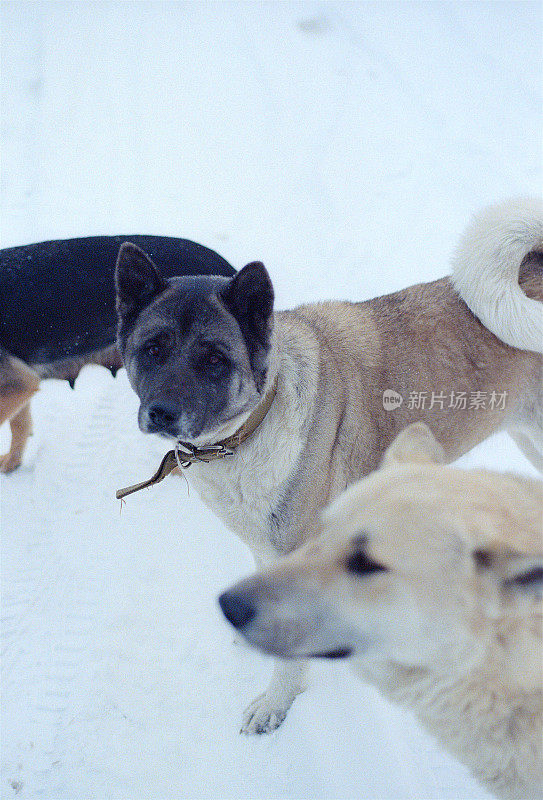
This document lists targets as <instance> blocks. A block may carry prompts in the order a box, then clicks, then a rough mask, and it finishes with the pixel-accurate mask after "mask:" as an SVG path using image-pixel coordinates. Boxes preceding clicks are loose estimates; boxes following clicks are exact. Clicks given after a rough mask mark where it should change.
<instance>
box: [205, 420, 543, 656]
mask: <svg viewBox="0 0 543 800" xmlns="http://www.w3.org/2000/svg"><path fill="white" fill-rule="evenodd" d="M443 460H444V458H443V453H442V450H441V447H440V445H439V444H438V443H437V442H436V440H435V439H434V437H433V435H432V433H431V431H430V430H429V428H427V427H426V425H424V424H422V423H416V424H414V425H411V426H409V427H408V428H406V429H405V430H404V431H403V432H402V433H401V434H400V435H399V436H398V438H397V439H396V440H395V441H394V442H393V444H392V445H391V446H390V448H389V449H388V451H387V452H386V454H385V457H384V459H383V463H382V466H381V469H379V470H378V471H376V472H374V473H373V474H372V475H370V476H368V477H367V478H365V479H364V480H362V481H360V482H359V483H357V484H356V485H354V486H352V487H351V488H349V489H348V490H347V491H346V492H344V493H343V494H342V495H341V496H340V497H339V498H338V499H337V500H336V501H335V502H334V503H332V505H331V506H330V507H329V508H328V509H327V510H326V511H325V512H324V513H323V515H322V530H321V532H320V534H319V536H318V537H317V538H316V539H314V540H312V541H310V542H309V543H307V544H306V545H304V546H303V547H301V548H300V549H299V550H297V551H295V552H293V553H292V554H290V555H289V556H288V557H286V558H283V559H282V560H281V561H280V562H278V564H277V565H276V566H274V567H273V568H271V569H269V570H266V571H265V572H262V573H260V574H258V575H256V576H255V577H252V578H249V579H248V580H245V581H242V582H241V583H239V584H238V585H237V586H235V587H233V588H232V589H230V590H229V591H228V592H225V593H224V594H223V595H222V596H221V598H220V600H219V602H220V605H221V607H222V609H223V612H224V613H225V615H226V617H227V618H228V619H229V620H230V622H231V623H232V624H233V625H235V627H237V628H238V629H239V630H240V631H241V633H242V634H243V635H244V636H245V637H246V638H247V639H248V641H249V642H251V643H252V644H253V645H255V646H257V647H259V648H261V649H262V650H264V651H266V652H268V653H273V654H275V655H279V656H283V657H285V658H305V657H315V656H323V657H346V656H353V657H355V658H356V659H357V660H361V661H362V662H363V663H367V664H368V665H369V664H371V663H373V664H376V663H379V662H383V661H395V662H397V663H400V664H405V665H408V666H424V665H427V664H429V663H433V664H435V663H436V660H438V661H441V660H446V661H448V660H449V659H450V658H455V659H465V660H466V663H467V662H468V661H469V660H470V659H471V657H472V656H473V655H475V654H476V652H477V651H478V650H480V649H481V648H484V647H485V641H486V639H487V638H488V636H489V635H491V634H490V633H489V625H490V627H492V626H494V628H495V626H496V625H497V624H502V623H499V622H498V621H500V620H501V621H503V620H504V619H506V618H507V619H509V620H512V621H513V620H515V619H516V618H517V617H518V616H519V615H521V614H525V613H527V612H528V613H531V611H532V610H533V608H534V604H535V603H537V602H539V599H540V597H541V589H542V586H543V547H542V542H541V526H542V508H543V503H542V500H543V498H542V487H541V484H539V483H537V482H535V481H529V480H525V479H522V478H518V477H516V476H513V475H502V474H497V473H492V472H488V471H486V470H474V471H464V470H460V469H452V468H450V467H447V466H445V465H444V464H443Z"/></svg>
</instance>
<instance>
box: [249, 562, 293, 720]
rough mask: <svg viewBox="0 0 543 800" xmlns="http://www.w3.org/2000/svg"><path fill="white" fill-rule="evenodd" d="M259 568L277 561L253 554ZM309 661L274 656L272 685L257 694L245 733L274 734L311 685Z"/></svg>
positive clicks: (251, 706) (250, 707)
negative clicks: (297, 698) (308, 674)
mask: <svg viewBox="0 0 543 800" xmlns="http://www.w3.org/2000/svg"><path fill="white" fill-rule="evenodd" d="M253 556H254V559H255V562H256V567H257V569H259V570H261V569H263V568H264V567H265V566H269V565H270V564H271V563H273V562H274V561H275V559H272V558H262V557H261V556H257V555H256V554H255V553H253ZM308 669H309V664H308V662H307V661H306V660H303V659H300V660H299V661H286V660H285V659H274V665H273V673H272V677H271V681H270V684H269V686H268V688H267V689H266V691H265V692H263V693H262V694H259V695H258V697H255V699H254V700H253V702H252V703H250V704H249V705H248V706H247V708H246V709H245V711H244V713H243V721H242V726H241V733H246V734H248V735H249V734H254V733H270V732H271V731H273V730H275V729H276V728H278V727H279V725H280V724H281V723H282V722H283V720H284V719H285V717H286V715H287V712H288V710H289V708H290V707H291V705H292V703H293V702H294V699H295V698H296V695H298V694H300V692H303V691H304V690H305V689H306V688H307V672H308Z"/></svg>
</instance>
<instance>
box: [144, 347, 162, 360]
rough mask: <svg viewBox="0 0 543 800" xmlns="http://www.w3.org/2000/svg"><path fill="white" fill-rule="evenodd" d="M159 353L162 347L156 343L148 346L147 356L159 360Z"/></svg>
mask: <svg viewBox="0 0 543 800" xmlns="http://www.w3.org/2000/svg"><path fill="white" fill-rule="evenodd" d="M161 352H162V347H161V346H160V345H159V344H156V343H153V344H150V345H149V346H148V348H147V355H149V356H151V358H159V356H160V354H161Z"/></svg>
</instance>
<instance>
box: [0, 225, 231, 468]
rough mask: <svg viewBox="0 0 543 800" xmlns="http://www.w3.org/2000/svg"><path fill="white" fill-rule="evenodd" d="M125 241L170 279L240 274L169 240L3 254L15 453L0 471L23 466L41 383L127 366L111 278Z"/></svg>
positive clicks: (0, 406)
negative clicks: (89, 367) (94, 367)
mask: <svg viewBox="0 0 543 800" xmlns="http://www.w3.org/2000/svg"><path fill="white" fill-rule="evenodd" d="M127 239H130V240H131V241H135V242H137V243H138V244H139V245H141V246H142V247H145V248H146V249H147V250H148V251H149V252H150V253H153V257H154V258H155V259H156V260H157V263H159V264H160V267H161V269H162V270H163V271H164V273H165V274H167V275H172V274H173V270H174V269H175V272H176V274H177V273H179V272H181V273H184V274H188V275H196V274H214V275H216V274H220V275H228V276H231V275H233V274H234V270H233V268H232V267H231V266H230V264H228V262H227V261H225V260H224V259H223V258H222V257H221V256H219V255H218V254H217V253H215V252H214V251H213V250H210V249H208V248H207V247H203V246H202V245H199V244H197V243H196V242H191V241H189V240H188V239H176V238H172V237H166V236H130V237H127V236H92V237H85V238H81V239H62V240H58V241H50V242H40V243H38V244H31V245H24V246H22V247H11V248H7V249H5V250H2V251H1V269H0V288H1V296H2V303H1V306H0V424H1V423H3V422H5V421H6V420H8V419H9V420H10V424H11V447H10V450H9V452H8V453H6V454H5V455H3V456H0V472H4V473H7V472H11V471H13V470H14V469H16V468H17V467H18V466H19V465H20V463H21V459H22V456H23V452H24V448H25V445H26V442H27V439H28V437H29V435H30V433H31V428H32V420H31V416H30V408H29V400H30V398H31V397H32V395H33V394H34V393H35V392H36V391H37V390H38V387H39V384H40V380H41V379H43V378H59V379H61V380H68V381H70V384H71V385H72V386H73V383H74V381H75V379H76V377H77V375H78V373H79V371H80V369H81V368H82V367H83V366H84V365H85V364H101V365H103V366H105V367H107V368H108V369H110V370H111V371H112V373H113V374H115V372H116V371H117V370H118V369H119V368H120V367H121V366H122V361H121V357H120V355H119V352H118V350H117V346H116V314H115V291H114V285H113V273H114V270H115V262H116V259H117V253H118V251H119V247H120V245H121V244H122V242H123V241H125V240H127Z"/></svg>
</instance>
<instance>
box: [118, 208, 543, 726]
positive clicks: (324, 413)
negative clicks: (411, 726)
mask: <svg viewBox="0 0 543 800" xmlns="http://www.w3.org/2000/svg"><path fill="white" fill-rule="evenodd" d="M489 218H490V220H491V221H490V222H489ZM483 240H484V241H485V248H479V249H478V247H477V242H479V241H483ZM464 250H467V253H468V254H470V257H469V258H468V257H467V256H466V255H464V256H463V257H461V256H459V258H460V263H461V264H462V265H463V286H464V287H468V288H467V289H466V288H463V289H462V290H461V292H462V293H461V294H459V293H458V292H457V291H456V289H455V286H454V284H453V281H451V279H450V278H442V279H440V280H437V281H433V282H432V283H427V284H420V285H418V286H412V287H410V288H408V289H404V290H403V291H400V292H396V293H394V294H392V295H387V296H385V297H380V298H376V299H374V300H369V301H367V302H363V303H347V302H328V303H319V304H315V305H306V306H302V307H300V308H297V309H295V310H293V311H282V312H278V313H275V314H273V313H272V306H273V288H272V284H271V281H270V279H269V276H268V274H267V272H266V270H265V268H264V267H263V265H262V264H259V263H253V264H249V265H248V266H247V267H245V268H244V269H243V270H241V271H240V272H239V273H238V274H237V275H236V276H235V277H234V278H232V279H230V280H227V279H225V278H207V279H205V280H202V279H198V278H196V279H188V278H177V279H171V280H169V281H166V280H164V278H162V277H161V276H160V274H159V273H158V272H157V270H156V269H155V267H154V266H153V264H152V262H151V261H150V259H148V258H147V257H146V256H145V254H144V253H142V252H141V250H138V248H135V247H133V246H130V245H128V244H127V245H124V246H123V248H121V251H120V254H119V260H118V264H117V275H116V282H117V303H118V312H119V338H118V343H119V348H120V351H121V353H122V356H123V359H124V362H125V366H126V368H127V372H128V376H129V379H130V381H131V383H132V386H133V388H134V390H135V391H136V392H137V393H138V395H139V397H140V400H141V407H140V413H139V423H140V427H141V428H142V430H144V431H147V432H154V433H159V434H162V435H164V436H167V437H170V438H172V439H181V440H185V441H190V442H192V443H194V444H196V445H204V444H210V443H216V442H218V441H220V440H221V439H222V438H224V437H227V436H229V435H230V434H232V433H234V432H235V431H236V430H237V429H238V428H239V426H240V425H241V424H242V423H243V422H244V421H245V419H246V418H247V416H248V415H249V414H250V412H251V411H252V410H253V409H254V408H255V407H256V406H257V405H258V404H259V403H260V402H261V400H262V398H263V397H264V395H265V394H266V393H267V392H268V391H269V389H270V387H271V386H272V385H273V382H274V381H275V379H276V378H277V381H278V384H277V394H276V397H275V400H274V402H273V404H272V406H271V409H270V411H269V412H268V414H267V416H266V418H265V419H264V421H263V423H262V424H261V425H260V427H259V428H258V430H257V431H256V433H254V435H253V436H252V437H251V438H249V439H248V440H247V441H245V442H244V443H243V445H241V446H240V447H239V448H238V449H237V451H236V453H235V454H234V455H233V456H231V457H229V458H225V459H224V460H219V461H215V462H213V463H212V464H194V465H193V466H192V467H191V468H190V469H189V470H188V471H187V476H188V478H189V480H191V482H192V483H193V484H194V485H195V487H196V488H197V490H198V491H199V493H200V495H201V497H202V499H203V501H204V502H205V503H206V504H207V505H209V506H210V507H211V508H212V509H213V510H214V511H215V513H217V514H218V516H220V517H221V518H222V519H223V521H224V522H225V523H226V525H228V527H230V528H231V529H232V530H234V531H235V532H236V533H238V535H240V536H241V537H242V538H243V539H244V541H245V542H246V543H247V544H248V545H249V547H250V548H251V550H252V551H253V553H254V555H255V557H256V559H257V563H259V564H265V563H270V562H272V561H273V560H274V559H275V558H277V556H278V555H280V554H284V553H288V552H290V551H291V550H293V549H295V548H296V547H298V546H299V545H301V544H302V543H303V542H305V541H306V540H307V539H309V538H311V537H312V536H314V535H315V532H316V528H317V524H318V523H317V519H318V512H319V509H321V508H323V507H324V506H325V505H327V504H328V502H329V501H330V500H332V499H333V498H334V497H335V496H337V495H338V494H339V493H340V492H341V491H343V490H344V489H345V487H346V486H348V485H350V484H352V483H353V482H355V481H356V480H358V479H359V478H360V477H361V476H363V475H366V474H367V473H369V472H370V471H371V470H373V469H375V468H376V467H377V465H378V464H379V461H380V459H381V456H382V454H383V452H384V450H385V449H386V447H387V446H388V445H389V444H390V442H391V441H392V440H393V439H394V437H395V435H396V434H397V433H398V432H399V431H400V430H401V429H402V428H403V427H404V426H405V425H406V424H408V423H409V422H413V421H416V420H418V419H421V418H422V419H423V420H424V421H426V422H427V423H429V424H431V426H432V429H433V430H434V431H435V434H436V436H437V438H438V440H439V441H440V443H441V445H442V446H443V448H444V451H445V453H446V457H447V459H448V460H452V459H454V458H457V457H458V456H460V455H461V454H462V453H464V452H466V451H467V450H469V449H470V448H471V447H473V446H474V445H476V444H477V443H479V442H481V441H482V440H483V439H485V438H486V437H487V436H488V435H490V434H491V433H493V432H494V431H497V430H499V429H505V428H506V429H508V430H510V431H511V432H512V433H513V435H514V436H515V438H516V441H517V442H518V443H519V445H520V446H521V447H522V448H523V449H524V452H525V453H526V455H527V456H528V457H529V458H532V459H533V460H534V461H536V460H539V463H540V464H541V463H543V462H542V461H541V453H542V452H543V442H542V429H543V425H542V415H543V404H542V393H543V390H542V384H541V377H542V359H541V355H540V352H541V350H543V347H540V348H539V352H537V353H536V352H534V351H525V350H521V349H517V348H515V347H513V346H511V344H505V343H504V342H503V341H502V339H501V336H502V333H503V332H504V331H505V330H507V335H508V339H509V341H510V342H514V341H515V337H517V338H518V341H519V342H522V344H523V345H524V344H525V343H526V341H527V339H526V326H527V325H528V327H529V326H530V325H531V324H532V323H531V321H530V320H527V319H525V316H524V307H525V306H524V305H523V303H524V304H532V303H533V304H536V302H538V301H541V300H543V285H542V280H541V263H540V258H541V254H542V252H543V211H542V208H541V203H538V202H537V201H516V202H512V203H508V204H505V205H503V206H501V207H499V208H498V209H494V210H492V211H491V212H486V214H485V215H483V216H482V217H481V218H479V219H478V220H476V222H475V223H474V225H473V226H472V228H471V229H470V230H469V232H468V234H467V238H466V240H465V246H464ZM460 252H462V250H461V251H460ZM481 253H482V255H481V258H482V259H483V260H482V261H481V260H480V259H479V257H478V255H479V254H481ZM484 259H488V261H485V260H484ZM507 259H510V260H511V263H509V262H507V270H505V268H504V266H503V265H504V261H507ZM481 273H483V274H485V275H487V276H494V278H493V283H492V291H493V292H495V291H496V288H499V289H500V290H501V289H503V287H504V286H505V287H507V286H509V284H512V285H513V286H517V284H518V281H519V280H520V285H521V288H522V291H520V290H519V294H520V300H519V299H518V298H517V301H516V303H515V304H514V305H513V304H509V303H501V304H500V305H499V308H498V309H497V311H496V313H495V314H494V316H493V318H492V319H493V321H492V330H489V329H488V328H486V327H485V326H484V325H483V324H482V323H481V322H480V321H479V319H478V318H477V317H476V316H475V315H474V314H473V313H472V311H471V310H470V308H469V297H470V292H469V287H470V286H472V285H473V286H478V284H479V283H480V280H479V275H480V274H481ZM498 273H499V275H498ZM470 275H471V278H470ZM519 275H520V278H519ZM463 297H466V298H468V304H466V302H465V301H464V299H463ZM487 301H488V305H492V304H493V302H494V296H491V297H488V298H487ZM480 304H481V303H479V305H480ZM531 307H532V306H531V305H530V308H531ZM542 309H543V307H542ZM479 313H480V309H479ZM489 324H491V323H490V322H489ZM536 324H538V325H539V328H538V330H539V331H541V327H542V326H541V325H540V324H539V323H538V320H537V319H536ZM530 330H531V328H530ZM504 335H505V334H504ZM528 338H529V340H530V341H532V339H534V338H535V339H537V331H532V334H531V335H530V337H528ZM542 341H543V340H542ZM390 389H392V390H395V391H397V392H399V393H400V394H401V395H402V396H403V397H404V398H407V397H408V396H409V394H410V393H411V392H416V393H418V392H427V393H428V396H430V395H431V393H432V392H436V393H440V392H444V393H445V395H446V396H447V397H448V396H449V394H450V393H451V392H460V391H464V392H470V391H475V390H477V391H481V392H489V393H490V392H491V391H492V390H496V391H499V392H506V393H507V404H506V406H505V408H494V409H490V408H486V409H485V410H480V411H474V410H473V409H470V408H469V407H468V408H466V409H462V408H452V409H447V408H445V409H444V410H442V409H440V408H439V407H437V408H435V407H434V408H432V409H430V408H428V407H427V408H426V409H423V410H421V409H418V408H416V407H414V408H410V407H409V404H408V403H407V402H405V403H404V404H403V405H402V406H401V407H400V408H398V409H397V410H395V411H387V410H386V409H385V408H384V407H383V393H384V392H385V391H386V390H390ZM303 672H304V667H303V665H302V664H300V663H293V664H291V665H285V664H278V665H277V666H276V669H275V671H274V675H273V678H272V682H271V684H270V686H269V688H268V690H267V691H266V692H265V693H264V694H263V695H262V696H261V697H259V698H257V700H256V701H255V702H254V703H253V704H252V705H251V706H250V707H249V709H248V710H247V712H246V714H245V718H244V723H243V730H244V731H245V732H262V731H267V730H271V729H273V728H274V727H276V726H277V725H278V724H279V723H280V722H281V720H282V719H283V718H284V716H285V714H286V712H287V710H288V708H289V707H290V705H291V703H292V701H293V699H294V697H295V696H296V694H297V693H298V692H299V691H300V690H301V688H302V687H303Z"/></svg>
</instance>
